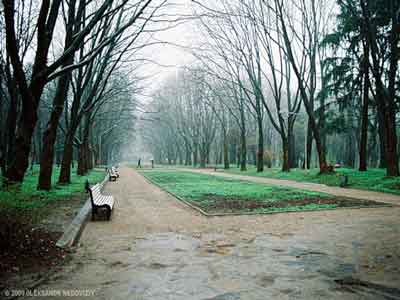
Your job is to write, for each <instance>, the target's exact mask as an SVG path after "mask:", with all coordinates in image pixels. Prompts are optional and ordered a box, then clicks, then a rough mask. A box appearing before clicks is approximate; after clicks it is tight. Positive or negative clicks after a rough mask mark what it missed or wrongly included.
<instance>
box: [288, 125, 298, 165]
mask: <svg viewBox="0 0 400 300" xmlns="http://www.w3.org/2000/svg"><path fill="white" fill-rule="evenodd" d="M288 141H289V143H288V152H289V167H290V168H296V167H297V161H296V151H295V147H296V143H295V137H294V134H293V128H289V129H288Z"/></svg>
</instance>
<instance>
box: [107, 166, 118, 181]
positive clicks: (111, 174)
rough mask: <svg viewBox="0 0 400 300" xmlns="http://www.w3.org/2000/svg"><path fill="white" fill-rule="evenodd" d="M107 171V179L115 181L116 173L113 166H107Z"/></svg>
mask: <svg viewBox="0 0 400 300" xmlns="http://www.w3.org/2000/svg"><path fill="white" fill-rule="evenodd" d="M107 173H108V180H109V181H117V178H118V174H117V173H115V171H114V169H113V167H112V168H108V169H107Z"/></svg>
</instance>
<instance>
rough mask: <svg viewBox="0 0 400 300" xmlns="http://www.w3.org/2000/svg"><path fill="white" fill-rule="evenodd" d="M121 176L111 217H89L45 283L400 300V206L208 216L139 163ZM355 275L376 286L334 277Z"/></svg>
mask: <svg viewBox="0 0 400 300" xmlns="http://www.w3.org/2000/svg"><path fill="white" fill-rule="evenodd" d="M120 174H121V178H119V179H118V180H117V182H111V183H108V184H107V186H106V192H108V193H111V194H112V195H113V196H114V197H115V199H116V204H115V209H114V213H113V215H112V220H111V221H110V222H90V223H89V224H88V225H87V226H86V229H85V231H84V233H83V236H82V238H81V244H80V246H79V247H78V248H77V253H76V254H75V255H74V258H73V260H72V261H71V262H70V263H69V264H68V265H67V266H65V267H64V268H63V271H62V272H60V273H58V274H57V275H55V276H54V277H53V278H51V279H50V281H49V282H48V283H47V284H46V285H45V286H41V287H40V288H41V289H47V290H59V291H70V290H77V289H78V290H80V291H85V290H87V291H89V292H94V296H93V297H83V296H82V297H74V298H73V299H107V300H112V299H121V300H128V299H135V300H139V299H140V300H141V299H149V300H158V299H160V300H166V299H174V300H175V299H176V300H192V299H193V300H206V299H207V300H232V299H246V300H253V299H254V300H256V299H260V300H265V299H344V300H346V299H388V298H386V297H387V295H389V296H390V297H392V298H390V299H400V294H398V290H396V289H390V288H396V287H399V286H400V275H399V274H400V249H399V245H400V218H399V215H400V208H399V207H394V208H377V209H355V210H335V211H319V212H307V213H305V212H304V213H291V214H276V215H265V216H229V217H212V218H207V217H204V216H201V215H200V214H198V213H197V212H195V211H194V210H192V209H190V208H188V207H186V206H185V205H183V204H182V203H181V202H179V201H178V200H176V199H175V198H174V197H172V196H171V195H169V194H167V193H165V192H164V191H162V190H160V189H159V188H157V187H155V186H153V185H151V184H150V183H148V182H147V181H146V180H145V179H144V178H143V177H142V176H141V175H139V174H138V173H137V172H135V171H134V170H132V169H129V168H121V169H120ZM376 200H378V199H376ZM350 277H351V278H356V279H358V280H363V282H369V283H374V284H375V285H373V284H367V285H366V286H365V285H363V284H357V283H356V284H354V282H353V284H351V285H345V286H343V285H339V284H336V283H335V280H337V279H343V278H350ZM63 298H67V297H54V298H52V297H43V299H63ZM35 299H40V297H37V298H35Z"/></svg>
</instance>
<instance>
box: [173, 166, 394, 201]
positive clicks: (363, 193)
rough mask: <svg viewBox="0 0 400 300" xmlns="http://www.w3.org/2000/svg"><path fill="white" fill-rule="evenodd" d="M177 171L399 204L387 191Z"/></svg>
mask: <svg viewBox="0 0 400 300" xmlns="http://www.w3.org/2000/svg"><path fill="white" fill-rule="evenodd" d="M177 170H179V171H186V172H193V173H201V174H208V175H213V176H219V177H224V178H231V179H239V180H246V181H251V182H256V183H263V184H270V185H280V186H285V187H292V188H298V189H303V190H309V191H314V192H323V193H328V194H332V195H335V196H342V197H350V198H357V199H364V200H373V201H380V202H385V203H391V204H395V205H400V196H399V195H394V194H388V193H380V192H374V191H367V190H357V189H349V188H341V187H336V186H328V185H325V184H319V183H312V182H300V181H294V180H286V179H274V178H265V177H256V176H248V175H239V174H230V173H224V172H219V171H217V172H215V171H211V170H209V169H189V168H186V169H177Z"/></svg>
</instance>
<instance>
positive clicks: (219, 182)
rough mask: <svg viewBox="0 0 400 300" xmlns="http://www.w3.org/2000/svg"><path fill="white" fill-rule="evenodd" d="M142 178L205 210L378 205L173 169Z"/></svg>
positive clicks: (270, 210)
mask: <svg viewBox="0 0 400 300" xmlns="http://www.w3.org/2000/svg"><path fill="white" fill-rule="evenodd" d="M141 174H143V175H144V176H145V177H146V178H148V179H149V180H150V181H152V182H154V183H155V184H157V185H158V186H160V187H161V188H163V189H165V190H166V191H168V192H170V193H172V194H174V195H176V196H177V197H178V198H180V199H182V200H184V201H187V202H190V203H191V204H193V205H195V206H197V207H199V208H201V209H202V210H204V211H205V212H208V213H238V212H260V213H266V212H288V211H303V210H319V209H334V208H337V207H349V206H350V207H353V206H365V205H366V206H368V205H379V203H376V202H373V201H362V200H356V199H351V200H349V199H344V198H341V199H339V198H337V197H334V196H332V195H329V194H326V193H319V192H313V191H306V190H300V189H295V188H287V187H280V186H272V185H264V184H258V183H253V182H247V181H241V180H236V179H228V178H223V177H218V176H212V175H207V174H198V173H190V172H185V171H174V170H166V169H164V170H143V171H141Z"/></svg>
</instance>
